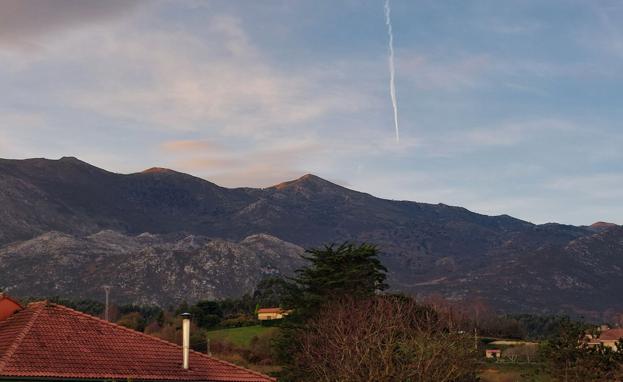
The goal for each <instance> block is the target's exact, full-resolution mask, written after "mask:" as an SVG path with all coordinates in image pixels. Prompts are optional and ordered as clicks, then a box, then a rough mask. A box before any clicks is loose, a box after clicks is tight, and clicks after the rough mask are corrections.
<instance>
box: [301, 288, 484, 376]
mask: <svg viewBox="0 0 623 382" xmlns="http://www.w3.org/2000/svg"><path fill="white" fill-rule="evenodd" d="M322 312H323V313H322V314H321V315H320V316H318V317H316V318H315V319H312V320H311V321H310V322H309V323H308V324H307V325H306V327H305V329H302V330H300V332H299V333H298V339H297V342H298V346H297V349H298V352H297V354H296V355H295V357H294V358H295V365H296V367H297V369H299V370H300V371H301V373H300V375H302V376H303V377H302V378H303V379H301V380H309V381H327V382H328V381H353V382H355V381H362V382H363V381H366V382H367V381H378V382H384V381H404V382H409V381H427V382H428V381H430V382H442V381H464V380H465V381H467V380H473V378H474V375H475V373H476V370H477V358H476V352H475V351H474V349H473V346H472V339H471V337H469V335H466V334H461V333H460V332H459V330H458V329H457V328H456V327H455V325H454V323H453V320H452V319H451V317H450V316H448V315H446V314H444V313H438V312H437V311H435V310H433V309H432V308H429V307H425V306H421V305H417V304H416V303H415V302H414V301H413V300H411V299H408V298H403V297H400V298H398V297H386V296H377V297H372V298H368V299H364V300H356V299H353V298H345V299H341V300H339V301H336V302H334V303H331V304H328V305H327V306H325V307H324V309H323V310H322Z"/></svg>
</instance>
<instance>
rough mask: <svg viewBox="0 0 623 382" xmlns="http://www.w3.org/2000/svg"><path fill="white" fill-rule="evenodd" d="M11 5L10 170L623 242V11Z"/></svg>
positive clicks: (4, 121) (434, 5) (2, 62)
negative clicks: (159, 181) (125, 178)
mask: <svg viewBox="0 0 623 382" xmlns="http://www.w3.org/2000/svg"><path fill="white" fill-rule="evenodd" d="M391 6H392V21H393V30H394V48H395V61H396V88H397V97H398V108H399V119H400V133H401V141H400V143H397V142H396V141H395V137H394V130H393V129H394V126H393V114H392V108H391V103H390V98H389V87H388V81H389V72H388V63H387V60H388V57H387V53H388V46H387V31H386V26H385V20H384V14H383V1H381V0H378V1H354V0H347V1H292V0H289V1H261V2H259V1H191V0H188V1H158V0H153V1H133V2H131V1H121V0H111V1H106V2H101V1H89V0H84V1H80V0H56V1H51V0H50V1H46V0H25V1H23V0H0V89H2V92H0V157H5V158H27V157H47V158H59V157H61V156H65V155H73V156H77V157H79V158H81V159H83V160H85V161H88V162H90V163H93V164H95V165H97V166H100V167H103V168H105V169H108V170H111V171H116V172H122V173H129V172H136V171H141V170H143V169H145V168H148V167H152V166H161V167H169V168H173V169H176V170H179V171H183V172H188V173H191V174H194V175H197V176H200V177H203V178H205V179H208V180H210V181H213V182H215V183H217V184H220V185H223V186H228V187H236V186H261V187H263V186H269V185H272V184H275V183H278V182H281V181H285V180H290V179H294V178H297V177H299V176H301V175H303V174H305V173H314V174H317V175H319V176H321V177H324V178H326V179H329V180H332V181H335V182H337V183H339V184H342V185H344V186H347V187H350V188H354V189H356V190H360V191H365V192H369V193H371V194H374V195H376V196H381V197H386V198H392V199H408V200H415V201H421V202H430V203H440V202H441V203H445V204H451V205H460V206H464V207H466V208H469V209H471V210H473V211H476V212H480V213H485V214H504V213H506V214H510V215H512V216H516V217H519V218H522V219H525V220H529V221H532V222H535V223H544V222H551V221H557V222H562V223H570V224H591V223H592V222H594V221H598V220H605V221H612V222H616V223H619V224H621V223H623V203H621V201H622V200H623V150H622V148H623V129H622V128H621V121H622V120H623V119H622V117H623V108H622V107H621V105H622V101H623V90H622V89H623V87H622V85H623V26H622V25H621V23H620V22H619V21H620V20H621V19H623V3H621V2H619V1H598V0H595V1H572V0H569V1H555V0H552V1H546V2H545V1H525V0H522V1H504V2H499V1H439V0H434V1H399V0H393V1H392V2H391Z"/></svg>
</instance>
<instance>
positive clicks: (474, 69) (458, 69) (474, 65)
mask: <svg viewBox="0 0 623 382" xmlns="http://www.w3.org/2000/svg"><path fill="white" fill-rule="evenodd" d="M399 62H400V64H399V65H400V67H399V69H398V71H399V73H401V76H404V77H406V78H408V79H410V80H411V81H412V82H413V83H414V84H415V86H417V87H418V88H422V89H428V90H430V89H435V90H443V91H458V90H463V89H469V88H474V87H478V86H481V85H482V78H483V76H484V75H485V74H486V73H487V71H488V70H489V68H490V67H491V65H492V63H491V58H490V57H488V56H486V55H466V56H463V57H452V58H449V57H431V56H426V55H406V56H405V57H401V59H400V61H399Z"/></svg>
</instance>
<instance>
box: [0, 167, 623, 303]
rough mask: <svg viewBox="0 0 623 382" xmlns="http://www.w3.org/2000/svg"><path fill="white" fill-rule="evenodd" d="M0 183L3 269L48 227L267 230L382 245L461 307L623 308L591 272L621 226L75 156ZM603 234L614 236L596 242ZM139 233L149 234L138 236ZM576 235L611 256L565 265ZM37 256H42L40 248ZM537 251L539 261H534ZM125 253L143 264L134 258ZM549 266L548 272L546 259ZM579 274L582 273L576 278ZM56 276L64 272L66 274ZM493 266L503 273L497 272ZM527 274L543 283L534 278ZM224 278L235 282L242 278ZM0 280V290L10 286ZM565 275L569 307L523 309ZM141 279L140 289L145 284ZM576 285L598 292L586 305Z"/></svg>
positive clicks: (393, 274)
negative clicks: (476, 301) (214, 177)
mask: <svg viewBox="0 0 623 382" xmlns="http://www.w3.org/2000/svg"><path fill="white" fill-rule="evenodd" d="M0 185H1V186H2V187H1V188H0V205H2V206H3V208H2V209H0V247H2V251H3V252H2V253H3V255H2V257H0V261H7V260H6V259H12V260H11V261H12V263H11V264H14V265H15V264H19V261H18V260H16V259H18V258H19V256H17V255H15V253H16V252H15V251H13V249H11V248H12V247H11V245H10V243H19V242H24V241H28V240H32V239H34V238H37V237H39V236H41V235H44V234H45V233H46V232H50V231H58V232H61V233H64V234H67V235H70V236H71V237H74V238H75V240H78V241H82V240H86V241H87V242H88V243H90V244H89V245H93V244H92V242H93V238H90V236H91V235H94V234H97V233H99V232H104V234H102V235H109V236H110V238H111V239H110V240H109V241H111V240H112V241H114V237H115V236H114V235H113V234H111V233H110V232H116V235H121V236H117V239H118V240H119V242H120V243H121V244H123V242H124V241H127V240H128V239H124V237H132V238H137V239H132V240H139V241H140V240H147V238H148V237H149V235H155V236H158V237H164V238H167V239H166V240H165V241H167V243H169V244H167V245H173V244H171V243H170V242H171V241H172V240H174V239H175V238H177V237H180V236H183V235H186V236H194V237H205V238H212V239H214V240H216V239H219V240H225V241H227V242H231V243H241V242H242V241H244V240H245V238H247V237H249V236H252V235H256V234H267V235H271V236H272V237H276V238H278V239H279V240H281V241H283V242H284V243H290V244H291V245H295V246H297V247H299V248H309V247H314V246H319V245H322V244H325V243H331V242H335V243H339V242H343V241H356V242H369V243H374V244H377V245H378V246H379V249H380V250H381V252H382V257H381V260H382V261H383V263H384V264H385V265H386V267H387V268H388V269H389V283H390V285H391V286H392V288H393V289H394V290H399V291H403V292H406V293H415V294H418V293H435V292H442V293H444V294H445V295H446V296H448V297H451V298H459V299H467V298H471V297H473V296H481V297H483V298H486V299H487V300H489V301H491V302H492V304H493V305H494V306H495V307H499V308H500V309H504V310H505V311H513V310H522V311H524V310H530V309H532V310H535V311H543V310H547V309H549V310H552V311H557V310H558V309H562V308H563V307H564V306H569V305H570V304H569V303H568V299H571V297H569V296H576V297H577V298H578V299H580V300H581V301H582V303H581V304H580V305H581V306H578V307H576V308H577V309H585V310H589V311H600V310H604V309H611V308H616V309H621V310H623V302H621V303H619V302H616V301H614V300H612V298H610V296H609V295H608V296H602V295H600V293H601V294H607V293H612V291H613V290H618V289H617V288H619V286H618V285H619V284H622V285H623V280H618V279H616V282H615V283H614V284H612V283H610V282H608V283H605V284H607V285H604V286H600V285H598V282H597V280H596V279H595V278H594V277H593V276H592V275H593V274H604V275H609V276H608V277H612V275H611V274H610V273H608V272H607V271H606V270H605V268H604V267H603V263H604V261H606V260H607V259H610V260H608V261H612V262H613V263H616V261H618V260H616V254H618V253H619V252H617V251H621V248H623V241H621V242H619V241H617V240H618V239H617V237H618V236H617V235H619V234H621V233H620V232H619V229H618V227H620V226H617V225H608V224H604V223H600V224H597V225H593V226H571V225H564V224H557V223H548V224H540V225H537V224H533V223H530V222H527V221H523V220H520V219H516V218H514V217H511V216H508V215H498V216H487V215H483V214H478V213H475V212H472V211H469V210H467V209H465V208H463V207H456V206H448V205H445V204H441V203H439V204H428V203H418V202H412V201H404V200H388V199H381V198H377V197H375V196H372V195H370V194H367V193H364V192H359V191H354V190H350V189H348V188H346V187H343V186H340V185H337V184H334V183H332V182H329V181H327V180H325V179H322V178H320V177H317V176H315V175H312V174H306V175H304V176H302V177H300V178H298V179H295V180H292V181H288V182H283V183H279V184H276V185H274V186H271V187H267V188H225V187H221V186H218V185H217V184H214V183H211V182H209V181H207V180H204V179H201V178H197V177H195V176H192V175H188V174H184V173H179V172H176V171H173V170H170V169H162V168H152V169H147V170H146V171H142V172H139V173H132V174H117V173H114V172H109V171H106V170H103V169H100V168H98V167H95V166H91V165H89V164H88V163H86V162H82V161H80V160H79V159H77V158H73V157H64V158H62V159H59V160H46V159H40V158H39V159H30V160H0ZM610 231H612V232H614V233H613V235H614V236H607V235H606V236H603V237H602V236H594V235H598V234H600V233H602V232H610ZM140 235H144V236H143V238H142V239H140V238H138V237H139V236H140ZM621 235H623V234H621ZM581 238H590V240H593V241H594V242H595V243H597V242H599V240H607V241H608V242H609V243H610V245H611V246H612V247H613V248H614V252H613V251H612V250H609V249H608V247H603V246H599V245H597V244H591V245H589V246H587V247H586V248H588V249H587V251H588V255H586V256H588V258H590V261H584V262H580V263H577V262H576V261H575V259H574V258H573V257H571V258H570V259H565V256H576V255H575V254H576V251H575V250H572V249H569V248H572V247H569V248H568V246H569V245H570V243H573V242H574V241H575V240H578V239H581ZM586 240H588V239H586ZM121 244H120V245H121ZM154 245H156V244H154ZM158 245H160V244H158ZM175 245H178V246H181V245H183V244H180V243H178V242H176V244H175ZM189 245H190V244H189ZM285 247H287V246H284V247H283V248H285ZM38 248H40V249H41V250H42V251H44V250H45V245H43V244H42V245H39V246H38ZM88 248H92V247H88ZM167 248H168V247H167ZM224 248H225V247H222V248H221V249H223V250H224ZM12 251H13V252H12ZM89 251H91V249H88V250H87V251H86V252H89ZM18 252H19V251H18ZM535 253H538V254H540V256H541V257H540V258H539V257H536V258H535V257H534V256H535ZM621 253H623V251H622V252H621ZM22 255H24V254H22ZM128 256H130V255H128ZM131 256H134V257H133V258H139V257H140V256H139V255H138V254H135V253H133V254H132V255H131ZM136 256H138V257H136ZM604 256H605V257H604ZM621 256H622V257H623V255H621ZM121 258H122V257H121V256H120V257H118V258H117V260H118V261H120V260H119V259H121ZM549 258H556V259H559V260H560V263H559V264H558V265H556V266H558V267H560V272H558V273H555V272H553V271H552V270H551V269H549V268H548V269H542V270H536V271H534V270H531V269H530V268H529V267H528V266H527V264H529V262H535V261H536V262H537V263H538V261H537V260H540V259H549ZM605 259H606V260H605ZM16 261H17V263H15V262H16ZM189 261H190V260H189ZM248 261H249V262H250V261H251V260H248ZM507 262H509V263H508V264H507ZM7 264H8V263H7ZM249 264H251V262H250V263H249ZM253 264H255V265H254V266H259V267H261V266H262V265H260V264H259V263H256V262H254V263H253ZM596 264H597V265H596ZM15 266H17V265H15ZM50 266H52V265H50ZM68 266H69V265H68ZM547 266H548V267H550V268H551V267H552V266H553V263H547ZM622 266H623V264H622ZM54 267H55V266H54ZM574 267H580V268H581V272H579V273H578V272H576V271H577V269H575V268H574ZM243 268H244V269H247V270H248V269H251V268H252V266H251V265H249V267H246V268H245V267H243ZM286 268H287V267H286ZM55 269H59V272H60V273H64V272H63V271H62V269H61V268H55ZM241 269H242V268H241ZM287 269H289V268H287ZM287 269H286V270H285V271H284V274H287V273H288V271H287ZM496 269H498V270H504V271H505V272H506V273H507V275H503V276H499V272H498V273H497V274H496V272H495V271H494V270H496ZM6 271H7V270H6V268H5V272H6ZM81 271H83V270H81ZM180 272H181V271H180ZM232 272H233V271H232ZM531 272H537V274H542V276H543V277H540V276H539V277H537V278H536V279H535V278H534V277H533V276H534V275H532V273H531ZM0 276H3V275H2V273H0ZM230 276H232V278H235V279H236V280H242V278H241V277H239V276H240V275H234V273H232V274H231V275H230ZM234 276H235V277H234ZM59 277H60V276H59ZM144 277H146V278H149V277H153V278H156V279H157V278H158V277H160V276H158V275H152V274H150V275H147V274H144ZM171 277H174V275H171ZM175 277H180V275H177V276H175ZM516 277H524V278H525V279H526V280H527V279H533V282H532V285H524V286H522V287H521V288H519V292H521V291H524V292H526V293H525V294H524V295H522V293H519V292H518V293H515V291H514V290H512V289H509V290H504V289H502V290H498V289H499V288H498V287H497V285H506V284H505V283H506V282H508V281H512V280H515V281H514V282H515V283H516V284H517V283H519V284H521V282H519V281H517V279H516ZM1 279H2V277H0V288H6V287H7V285H2V280H1ZM571 279H573V280H578V282H577V283H576V284H577V285H576V284H573V283H572V284H573V285H576V287H572V288H571V289H570V290H567V289H565V292H564V293H563V295H564V294H565V293H566V294H568V295H569V296H567V297H566V299H567V300H564V301H563V300H560V299H558V298H554V297H551V298H545V299H544V300H542V301H537V302H535V303H531V302H530V301H526V297H525V296H527V295H528V292H529V291H530V290H531V289H530V288H532V287H533V286H534V287H536V288H542V289H543V290H551V291H558V286H557V285H566V284H565V283H564V282H562V281H560V280H571ZM435 280H441V281H435ZM433 281H434V282H433ZM137 282H138V281H137ZM140 283H144V284H145V285H147V284H150V283H151V281H149V280H142V281H140ZM150 285H151V284H150ZM176 285H177V284H176ZM245 285H246V284H245ZM581 285H590V286H591V288H593V289H592V290H593V292H592V293H593V295H592V297H591V298H589V297H587V295H586V293H587V292H586V289H583V288H581V287H580V286H581ZM68 288H69V286H68ZM72 288H74V287H73V286H72V287H71V288H70V289H71V290H74V289H72ZM220 288H222V289H223V291H225V290H227V291H228V292H227V293H230V292H231V291H232V290H234V289H235V288H234V287H232V286H225V285H221V286H220ZM243 289H244V288H240V290H241V291H242V290H243ZM537 290H538V289H537ZM134 291H135V292H136V293H138V290H136V289H134ZM22 292H25V291H22ZM31 292H33V293H34V292H36V290H32V291H31ZM60 292H62V291H59V293H60ZM209 292H210V290H207V289H206V290H205V293H209ZM212 292H214V291H212ZM212 292H210V293H212ZM572 292H573V293H575V295H573V293H572ZM163 293H164V292H163ZM167 293H171V292H166V293H165V294H167ZM197 293H199V292H197ZM126 297H127V298H128V300H130V301H138V300H133V298H134V299H138V298H139V297H140V296H138V295H137V296H134V297H132V295H131V294H128V295H127V296H126ZM169 297H171V296H169ZM169 297H167V298H169ZM548 304H550V305H551V306H549V307H548ZM571 305H572V304H571ZM514 307H515V308H516V309H514Z"/></svg>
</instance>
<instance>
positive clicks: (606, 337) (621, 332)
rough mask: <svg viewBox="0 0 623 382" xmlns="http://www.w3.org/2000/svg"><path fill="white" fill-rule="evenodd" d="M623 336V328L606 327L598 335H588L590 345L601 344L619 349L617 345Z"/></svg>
mask: <svg viewBox="0 0 623 382" xmlns="http://www.w3.org/2000/svg"><path fill="white" fill-rule="evenodd" d="M621 338H623V329H620V328H618V329H606V330H604V331H601V332H600V333H599V334H598V335H596V336H592V335H587V340H588V341H587V344H588V346H596V345H600V344H601V345H603V346H606V347H609V348H611V349H612V350H617V345H618V343H619V340H620V339H621Z"/></svg>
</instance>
